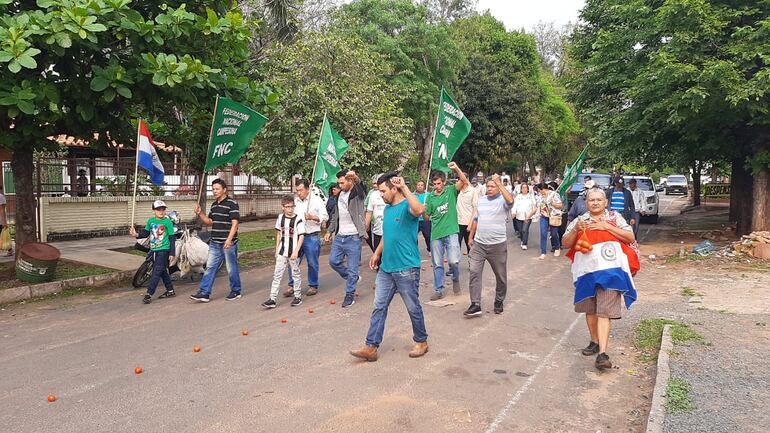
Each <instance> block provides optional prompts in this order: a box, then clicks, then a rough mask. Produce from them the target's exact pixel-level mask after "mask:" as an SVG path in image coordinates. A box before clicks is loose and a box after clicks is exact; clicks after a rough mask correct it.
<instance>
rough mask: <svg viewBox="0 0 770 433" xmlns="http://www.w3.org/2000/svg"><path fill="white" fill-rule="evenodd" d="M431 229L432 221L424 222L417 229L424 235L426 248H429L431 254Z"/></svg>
mask: <svg viewBox="0 0 770 433" xmlns="http://www.w3.org/2000/svg"><path fill="white" fill-rule="evenodd" d="M430 227H431V225H430V220H422V221H420V225H419V228H418V229H417V233H422V238H423V239H425V246H427V247H428V252H430Z"/></svg>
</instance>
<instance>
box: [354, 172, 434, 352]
mask: <svg viewBox="0 0 770 433" xmlns="http://www.w3.org/2000/svg"><path fill="white" fill-rule="evenodd" d="M377 189H378V190H379V193H380V194H382V198H383V200H385V203H386V204H387V205H386V206H385V213H384V218H383V234H382V242H380V244H379V245H378V246H377V249H376V250H375V251H374V254H373V255H372V258H371V259H370V260H369V267H370V268H371V269H372V270H376V269H377V268H378V265H379V271H378V272H377V283H376V287H375V292H374V310H373V311H372V319H371V324H370V325H369V332H368V333H367V334H366V346H364V347H362V348H361V349H359V350H354V351H351V352H350V354H351V355H353V356H355V357H356V358H361V359H365V360H367V361H370V362H373V361H376V360H377V349H378V348H379V346H380V343H382V335H383V333H384V332H385V320H386V319H387V317H388V307H389V306H390V302H391V301H392V300H393V297H394V296H395V295H396V293H398V294H400V295H401V299H402V300H403V301H404V304H405V305H406V310H407V311H408V312H409V318H410V319H411V322H412V332H413V337H412V338H413V340H414V342H415V345H414V347H413V348H412V351H411V352H409V357H410V358H418V357H420V356H423V355H425V353H427V352H428V332H427V331H426V330H425V317H424V315H423V312H422V307H421V306H420V299H419V294H420V251H419V249H418V247H417V226H418V225H419V222H418V220H419V217H420V215H422V213H423V206H422V204H420V201H419V200H418V199H417V197H415V196H414V194H412V192H411V191H409V188H408V187H407V186H406V184H405V183H404V179H402V178H400V177H397V176H396V173H387V174H384V175H382V176H381V177H380V178H379V179H377ZM380 258H382V260H380Z"/></svg>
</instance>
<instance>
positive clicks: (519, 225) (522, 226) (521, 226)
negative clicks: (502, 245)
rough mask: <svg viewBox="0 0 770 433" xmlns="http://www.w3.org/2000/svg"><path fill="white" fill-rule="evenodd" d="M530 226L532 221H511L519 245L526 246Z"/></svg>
mask: <svg viewBox="0 0 770 433" xmlns="http://www.w3.org/2000/svg"><path fill="white" fill-rule="evenodd" d="M530 225H532V220H526V221H522V220H519V219H516V218H514V219H513V229H514V230H516V233H518V234H519V236H520V237H521V244H522V245H525V246H526V245H527V242H529V226H530Z"/></svg>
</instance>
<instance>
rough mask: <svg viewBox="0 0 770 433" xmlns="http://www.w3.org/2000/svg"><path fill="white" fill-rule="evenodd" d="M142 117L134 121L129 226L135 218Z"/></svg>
mask: <svg viewBox="0 0 770 433" xmlns="http://www.w3.org/2000/svg"><path fill="white" fill-rule="evenodd" d="M141 128H142V119H139V122H137V123H136V161H135V164H134V194H133V195H132V196H131V203H132V204H131V225H130V226H129V228H132V227H134V221H135V218H136V187H137V176H138V175H139V137H140V136H141Z"/></svg>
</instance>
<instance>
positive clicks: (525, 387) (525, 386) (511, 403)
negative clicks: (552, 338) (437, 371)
mask: <svg viewBox="0 0 770 433" xmlns="http://www.w3.org/2000/svg"><path fill="white" fill-rule="evenodd" d="M581 317H583V316H582V315H580V316H578V317H576V318H575V321H574V322H572V324H571V325H569V328H567V330H566V331H564V334H562V336H561V338H560V339H559V342H558V343H556V345H555V346H553V348H552V349H551V351H550V352H548V355H546V356H545V358H543V362H541V363H540V365H538V366H537V368H536V369H535V372H534V373H533V374H532V376H529V378H527V381H526V382H524V384H523V385H521V387H520V388H519V390H518V391H516V394H514V395H513V397H511V399H510V400H508V404H506V405H505V407H504V408H503V409H502V410H501V411H500V413H498V414H497V417H495V420H494V421H492V424H490V425H489V427H488V428H487V429H486V431H485V432H486V433H494V432H495V431H497V427H498V426H499V425H500V423H501V422H503V420H504V419H505V417H506V416H508V411H509V410H511V408H513V407H514V406H516V403H518V402H519V399H521V396H523V395H524V393H526V392H527V391H528V390H529V387H530V386H531V385H532V382H534V381H535V378H537V375H538V374H539V373H540V372H541V371H542V370H543V368H545V366H546V365H548V362H550V360H551V357H553V355H554V354H555V353H556V351H557V350H558V349H559V348H560V347H561V346H562V345H563V344H564V342H565V341H566V340H567V337H569V335H570V334H571V333H572V330H573V329H575V325H577V323H578V322H579V321H580V318H581Z"/></svg>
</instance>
